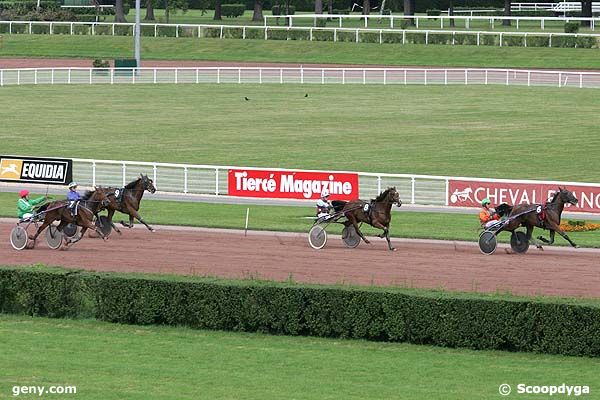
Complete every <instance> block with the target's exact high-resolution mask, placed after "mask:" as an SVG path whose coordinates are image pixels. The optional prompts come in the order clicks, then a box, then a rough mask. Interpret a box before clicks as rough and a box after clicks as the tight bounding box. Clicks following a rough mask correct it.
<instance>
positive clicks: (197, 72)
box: [196, 68, 200, 83]
mask: <svg viewBox="0 0 600 400" xmlns="http://www.w3.org/2000/svg"><path fill="white" fill-rule="evenodd" d="M199 73H200V70H198V68H196V83H200V79H199V78H200V77H199V76H198V75H199Z"/></svg>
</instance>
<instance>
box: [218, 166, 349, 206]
mask: <svg viewBox="0 0 600 400" xmlns="http://www.w3.org/2000/svg"><path fill="white" fill-rule="evenodd" d="M228 186H229V188H228V194H229V195H230V196H242V197H264V198H283V199H318V198H319V197H320V195H321V192H322V191H323V190H328V191H329V193H330V194H331V199H333V200H354V199H357V198H358V175H357V174H348V173H337V172H304V171H272V170H256V169H230V170H229V173H228Z"/></svg>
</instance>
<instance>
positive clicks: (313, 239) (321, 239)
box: [308, 225, 327, 250]
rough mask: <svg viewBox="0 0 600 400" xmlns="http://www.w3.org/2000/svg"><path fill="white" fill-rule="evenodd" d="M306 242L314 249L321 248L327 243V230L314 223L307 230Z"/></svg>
mask: <svg viewBox="0 0 600 400" xmlns="http://www.w3.org/2000/svg"><path fill="white" fill-rule="evenodd" d="M308 243H309V244H310V247H312V248H313V249H315V250H321V249H322V248H323V247H325V244H326V243H327V232H326V231H325V229H323V227H322V226H321V225H315V226H313V227H312V228H310V231H309V232H308Z"/></svg>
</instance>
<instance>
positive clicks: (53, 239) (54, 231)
mask: <svg viewBox="0 0 600 400" xmlns="http://www.w3.org/2000/svg"><path fill="white" fill-rule="evenodd" d="M62 240H63V234H62V232H61V231H59V230H58V228H57V227H56V226H55V225H49V226H48V229H46V243H48V247H50V248H51V249H52V250H56V249H58V248H59V247H60V245H61V244H62Z"/></svg>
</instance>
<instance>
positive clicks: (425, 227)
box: [0, 193, 600, 247]
mask: <svg viewBox="0 0 600 400" xmlns="http://www.w3.org/2000/svg"><path fill="white" fill-rule="evenodd" d="M33 196H35V195H33ZM16 201H17V195H16V194H13V193H0V216H3V217H15V215H16V211H15V210H16ZM247 208H250V213H249V224H248V229H250V230H270V231H286V232H308V230H309V229H310V227H311V225H312V219H310V218H308V217H311V216H313V214H314V208H312V207H290V206H245V205H232V204H208V203H188V202H184V203H182V202H175V201H156V200H154V201H153V200H144V201H143V203H142V208H141V210H140V212H141V213H142V216H143V217H144V219H145V220H146V221H147V222H148V223H149V224H161V225H187V226H201V227H210V228H228V229H244V224H245V218H246V209H247ZM392 218H393V219H392V224H391V230H390V232H391V235H392V236H394V237H402V238H418V239H443V240H464V241H471V242H474V241H476V240H477V238H478V235H479V233H480V231H479V230H478V229H479V222H478V218H477V215H473V214H447V213H429V212H398V213H393V214H392ZM114 219H115V220H116V221H120V220H121V219H125V220H127V218H126V217H125V216H123V215H122V214H120V213H117V214H115V217H114ZM590 222H594V223H597V222H598V221H590ZM361 230H362V231H363V232H364V233H365V234H368V235H373V234H379V233H381V230H376V229H374V228H371V227H367V226H363V228H361ZM327 231H328V232H329V233H341V226H340V225H332V226H330V227H329V228H328V229H327ZM535 233H536V235H538V234H541V233H542V232H541V231H540V230H536V231H535ZM544 236H545V237H547V236H548V233H547V232H545V233H544ZM569 237H570V238H571V239H573V240H574V241H575V242H576V243H577V244H579V245H580V246H584V247H600V230H598V231H590V232H572V233H569ZM509 239H510V236H509V235H508V234H500V236H499V240H500V241H501V242H508V240H509ZM555 244H556V245H562V246H568V245H569V244H568V243H567V242H566V241H565V240H564V239H562V238H561V237H560V236H558V235H557V236H556V242H555Z"/></svg>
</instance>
